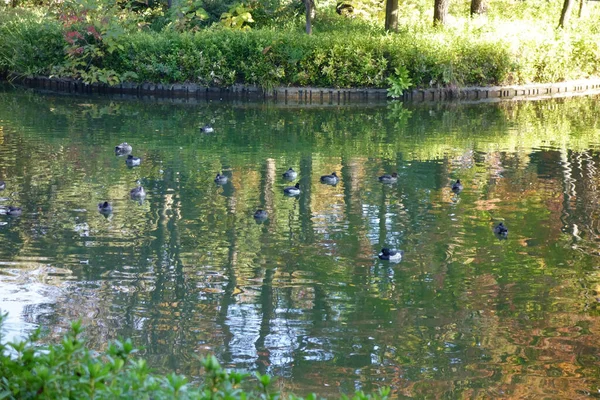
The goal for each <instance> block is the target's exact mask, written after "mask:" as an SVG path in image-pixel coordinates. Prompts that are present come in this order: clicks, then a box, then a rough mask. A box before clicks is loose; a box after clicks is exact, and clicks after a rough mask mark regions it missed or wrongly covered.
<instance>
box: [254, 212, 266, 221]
mask: <svg viewBox="0 0 600 400" xmlns="http://www.w3.org/2000/svg"><path fill="white" fill-rule="evenodd" d="M254 218H255V219H267V212H266V211H265V210H256V212H255V213H254Z"/></svg>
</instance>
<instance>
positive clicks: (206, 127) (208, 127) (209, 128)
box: [200, 124, 215, 133]
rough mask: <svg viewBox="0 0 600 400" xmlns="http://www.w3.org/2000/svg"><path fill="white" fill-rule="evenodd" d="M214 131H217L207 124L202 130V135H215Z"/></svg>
mask: <svg viewBox="0 0 600 400" xmlns="http://www.w3.org/2000/svg"><path fill="white" fill-rule="evenodd" d="M214 131H215V129H214V128H213V127H212V126H211V125H210V124H206V125H204V126H203V127H201V128H200V132H202V133H213V132H214Z"/></svg>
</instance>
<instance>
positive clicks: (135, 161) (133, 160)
mask: <svg viewBox="0 0 600 400" xmlns="http://www.w3.org/2000/svg"><path fill="white" fill-rule="evenodd" d="M141 162H142V159H141V158H139V157H134V156H132V155H131V154H130V155H128V156H127V158H126V159H125V164H127V166H128V167H135V166H138V165H140V163H141Z"/></svg>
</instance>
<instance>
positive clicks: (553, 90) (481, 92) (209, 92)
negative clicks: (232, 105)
mask: <svg viewBox="0 0 600 400" xmlns="http://www.w3.org/2000/svg"><path fill="white" fill-rule="evenodd" d="M10 81H12V82H13V83H14V84H16V85H20V86H25V87H28V88H33V89H39V90H48V91H54V92H63V93H73V94H109V95H122V96H127V97H132V96H134V97H141V98H146V97H147V98H172V99H181V100H185V99H188V100H221V99H232V100H261V99H264V100H271V101H276V102H282V103H292V104H294V103H297V104H346V103H354V102H376V101H384V100H386V99H387V90H386V89H333V88H312V87H277V88H274V89H271V90H263V89H261V88H258V87H254V86H244V85H235V86H231V87H228V88H213V87H203V86H199V85H196V84H193V83H192V84H155V83H140V84H138V83H122V84H119V85H114V86H110V85H107V84H103V83H94V84H86V83H84V82H82V81H79V80H74V79H63V78H48V77H42V76H11V77H10ZM595 93H600V78H595V79H585V80H576V81H566V82H558V83H544V84H530V85H518V86H490V87H463V88H436V89H413V90H409V91H406V92H405V93H404V95H403V97H402V101H404V102H408V103H422V102H438V101H467V102H495V101H503V100H521V99H537V98H547V97H560V96H570V95H582V94H595Z"/></svg>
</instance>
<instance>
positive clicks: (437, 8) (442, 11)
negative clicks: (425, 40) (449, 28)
mask: <svg viewBox="0 0 600 400" xmlns="http://www.w3.org/2000/svg"><path fill="white" fill-rule="evenodd" d="M449 5H450V0H435V4H434V7H433V25H446V19H447V17H448V6H449Z"/></svg>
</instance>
